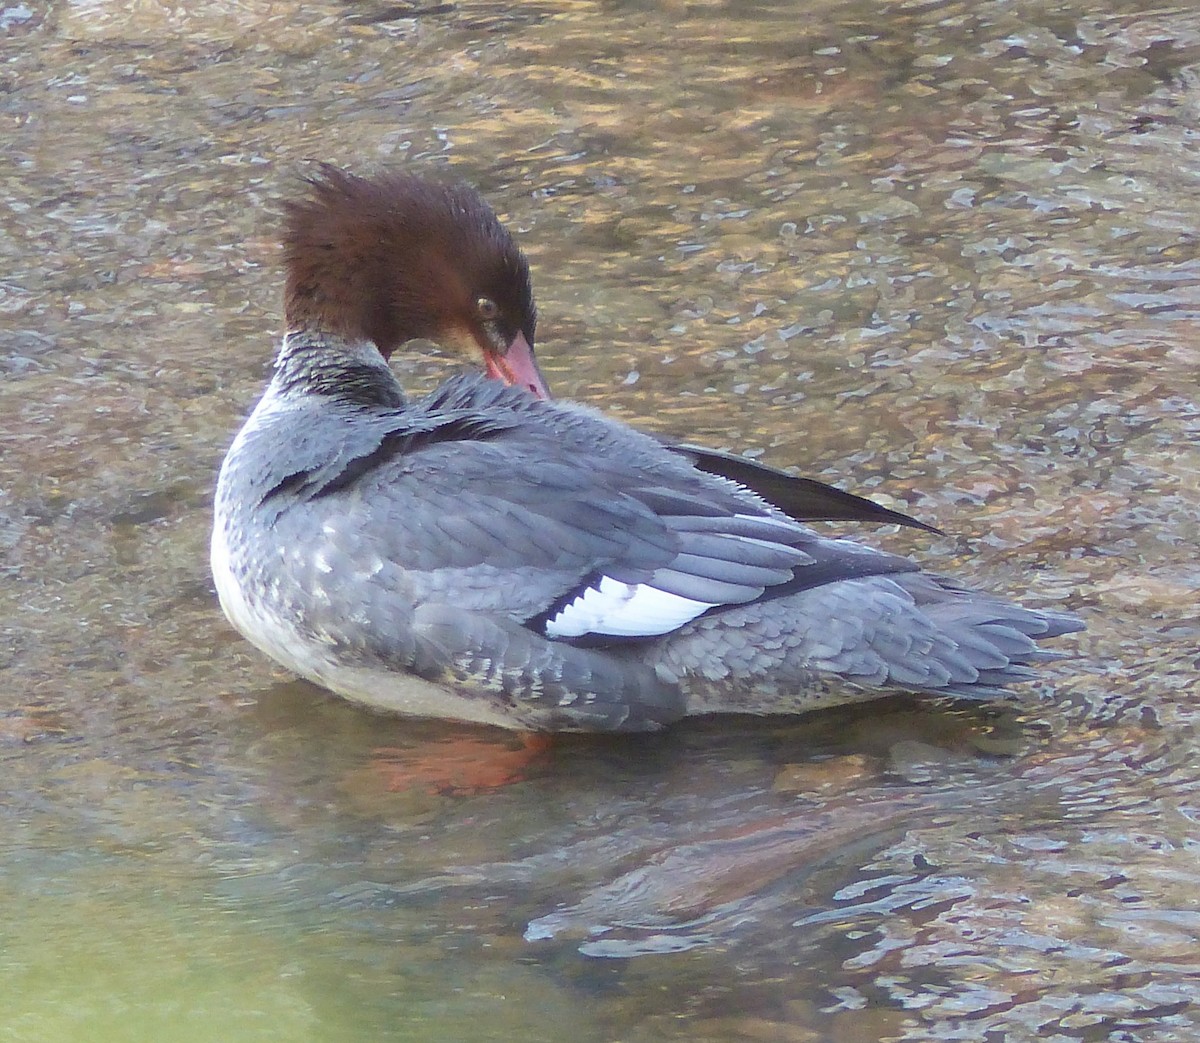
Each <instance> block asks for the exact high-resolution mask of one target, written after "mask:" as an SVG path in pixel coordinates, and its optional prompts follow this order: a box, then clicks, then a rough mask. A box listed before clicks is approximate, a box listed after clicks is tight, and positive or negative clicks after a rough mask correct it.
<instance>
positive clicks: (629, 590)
mask: <svg viewBox="0 0 1200 1043" xmlns="http://www.w3.org/2000/svg"><path fill="white" fill-rule="evenodd" d="M715 607H716V606H715V605H714V604H711V603H709V602H707V601H693V600H692V599H691V598H685V597H681V596H680V595H678V594H668V593H667V592H666V591H663V590H658V589H656V588H654V587H649V586H647V585H646V584H645V583H622V582H620V581H619V580H615V579H612V578H611V577H609V576H601V577H600V582H599V583H597V584H596V585H594V586H591V587H588V589H587V590H585V591H584V592H583V593H582V594H580V595H579V597H577V598H576V599H575V600H574V601H572V602H571V603H570V604H569V605H565V606H563V608H562V610H561V611H560V612H559V613H558V615H556V616H555V617H554V618H553V619H551V620H549V621H548V622H547V623H546V634H547V636H549V637H582V636H583V635H584V634H604V635H606V636H608V637H655V636H657V635H659V634H669V633H670V632H671V631H672V630H677V629H678V628H679V627H681V626H683V624H684V623H687V622H689V621H691V620H693V619H695V618H696V617H697V616H698V615H700V613H702V612H706V611H707V610H708V609H710V608H715Z"/></svg>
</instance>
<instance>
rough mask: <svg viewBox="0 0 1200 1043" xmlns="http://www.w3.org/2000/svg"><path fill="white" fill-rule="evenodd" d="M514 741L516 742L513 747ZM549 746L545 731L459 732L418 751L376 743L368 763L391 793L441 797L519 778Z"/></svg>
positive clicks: (482, 789) (494, 786)
mask: <svg viewBox="0 0 1200 1043" xmlns="http://www.w3.org/2000/svg"><path fill="white" fill-rule="evenodd" d="M514 742H516V743H517V744H518V745H517V746H516V747H515V748H514ZM552 745H553V738H552V736H550V735H543V734H540V733H537V732H531V733H526V734H523V735H519V736H513V735H507V734H506V735H503V736H500V735H497V736H496V737H495V738H491V737H488V738H484V737H482V736H480V735H463V736H459V737H455V738H447V739H438V740H436V741H435V742H433V743H430V744H429V745H427V746H422V747H420V748H419V749H411V748H410V749H403V748H400V747H396V746H381V747H379V748H377V749H375V750H373V751H372V753H371V758H372V766H373V767H374V768H375V770H376V771H378V772H379V773H380V774H381V775H382V776H383V777H384V782H385V785H386V786H387V788H388V790H389V791H391V792H396V791H397V790H409V789H415V788H421V789H425V790H427V791H428V792H430V793H437V794H440V795H442V796H456V797H462V796H470V795H472V794H476V793H487V792H488V791H490V790H496V789H500V788H501V787H502V786H510V785H512V784H513V783H514V782H523V781H524V780H525V779H527V778H528V777H529V775H530V773H531V771H530V769H531V768H532V767H533V765H534V764H535V763H536V762H537V761H539V760H542V759H544V758H545V756H546V754H547V753H548V752H549V751H550V748H551V746H552Z"/></svg>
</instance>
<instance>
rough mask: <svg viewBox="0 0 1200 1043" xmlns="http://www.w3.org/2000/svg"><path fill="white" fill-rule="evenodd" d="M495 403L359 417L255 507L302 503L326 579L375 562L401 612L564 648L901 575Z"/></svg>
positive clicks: (687, 470) (751, 499)
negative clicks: (329, 450)
mask: <svg viewBox="0 0 1200 1043" xmlns="http://www.w3.org/2000/svg"><path fill="white" fill-rule="evenodd" d="M459 384H467V385H468V387H470V382H468V381H466V380H464V381H460V382H455V386H454V387H453V388H452V390H455V391H457V390H458V385H459ZM494 388H495V385H491V384H489V385H487V386H484V387H480V388H479V390H480V391H481V392H484V394H483V395H482V396H481V397H483V398H484V401H483V402H482V403H481V404H479V405H481V406H482V408H480V407H479V405H477V404H476V403H475V402H473V401H468V402H466V403H462V402H460V401H458V400H456V399H454V398H451V397H449V396H446V395H445V394H442V397H440V398H437V399H432V400H428V401H427V403H425V404H424V406H425V408H424V409H421V408H419V406H418V407H417V408H413V407H410V408H409V409H406V410H405V411H404V412H398V413H396V414H394V415H393V416H390V417H382V418H381V417H375V418H372V419H371V421H370V425H369V426H370V428H371V431H372V436H371V437H361V431H360V437H359V438H358V439H357V441H356V443H355V444H354V447H353V449H349V448H348V449H347V450H346V451H344V452H343V453H341V454H340V456H339V459H337V460H336V461H334V460H325V461H323V462H322V464H321V466H320V467H319V468H317V467H313V468H298V469H296V470H295V471H293V472H291V473H289V474H288V475H286V476H284V477H282V478H281V479H280V480H279V482H278V483H277V485H276V487H275V488H274V489H273V490H272V491H271V492H269V493H268V494H267V496H266V497H264V504H266V503H269V502H271V501H272V500H274V499H286V500H287V501H288V502H291V503H294V502H299V501H305V502H306V504H307V507H306V510H305V514H306V515H308V516H310V517H311V516H312V515H313V514H314V513H315V514H316V515H317V516H319V517H322V522H321V531H320V533H315V532H314V533H310V534H309V535H308V538H309V539H313V540H315V541H316V543H317V544H318V545H319V547H320V549H319V553H320V554H321V556H322V559H323V561H324V562H325V563H326V565H327V567H329V568H330V569H331V570H332V569H333V568H334V567H335V566H336V565H337V561H336V559H338V558H342V557H344V558H345V559H346V560H347V562H350V561H357V562H359V563H361V562H363V561H369V562H378V563H379V568H378V569H377V570H376V571H377V574H378V581H377V582H380V583H382V582H384V580H385V578H386V577H387V576H390V577H392V578H391V583H393V584H395V585H397V586H398V587H402V588H403V593H404V596H405V597H407V598H409V599H411V600H412V601H413V602H414V603H417V604H426V603H437V602H443V603H449V604H453V605H454V606H456V607H459V608H462V609H465V610H468V611H470V610H473V611H476V612H485V613H486V612H491V613H500V614H503V615H505V616H507V617H509V618H512V619H515V620H518V621H520V622H521V623H523V624H524V625H526V626H528V627H529V628H531V629H533V630H534V631H535V632H537V633H540V634H542V635H544V636H545V637H549V638H552V639H558V640H568V641H572V642H577V643H596V642H598V643H604V642H606V641H611V640H630V639H638V638H649V637H657V636H661V635H664V634H668V633H671V632H673V631H675V630H677V629H679V628H680V627H682V626H684V625H685V624H687V623H688V622H690V621H691V620H693V619H695V618H697V617H698V616H700V615H703V614H705V613H710V612H716V611H721V610H722V609H723V608H726V607H728V606H732V605H742V604H746V603H748V602H753V601H756V600H758V599H761V598H764V597H771V596H776V595H782V594H786V593H791V592H794V591H796V590H798V589H801V588H802V587H803V586H806V585H812V584H819V583H826V582H830V581H833V580H836V579H840V578H847V577H849V576H858V575H867V574H876V573H890V572H900V571H911V570H913V569H915V568H916V566H915V565H914V564H912V563H911V562H909V561H907V560H906V559H903V558H898V557H896V556H894V555H889V554H885V553H882V552H878V551H873V550H870V549H868V548H863V547H860V546H858V545H854V544H845V543H843V542H842V541H830V540H822V539H820V538H818V537H817V536H816V535H815V534H814V533H812V532H811V531H810V530H808V529H807V528H805V527H803V526H801V525H799V524H797V523H795V522H794V521H792V520H791V519H789V518H787V517H786V516H785V515H784V514H782V513H781V512H780V511H778V510H776V509H775V508H773V507H771V506H770V505H769V504H767V503H765V502H764V501H762V500H760V499H759V498H758V497H756V496H754V495H753V494H751V493H749V492H747V491H746V490H744V489H742V488H740V487H739V486H737V485H736V484H735V483H732V482H729V481H726V480H722V479H719V478H714V477H712V476H710V475H706V474H703V473H701V472H699V471H697V470H696V469H695V468H693V467H692V466H691V465H690V464H689V462H688V461H687V460H686V459H681V458H679V457H678V456H676V455H674V454H671V453H670V452H668V451H666V450H665V449H663V448H662V447H661V446H659V445H658V444H657V443H655V442H654V441H652V440H651V439H649V438H646V437H645V436H642V435H640V434H638V433H636V432H633V431H631V430H629V429H627V428H624V427H622V426H620V425H616V424H613V423H612V422H610V421H607V420H605V419H603V418H601V417H599V416H596V415H594V414H592V413H590V412H589V411H586V410H581V409H578V408H573V407H566V406H559V405H545V404H542V403H535V401H534V400H532V399H530V398H529V396H527V395H524V394H523V393H519V392H518V393H510V394H509V395H503V394H500V395H498V394H496V392H495V390H494ZM500 391H501V392H503V391H504V389H500ZM460 394H461V392H460ZM514 394H515V395H519V398H515V397H513V395H514ZM463 397H465V396H463ZM496 399H500V401H499V402H497V401H495V400H496ZM502 406H511V407H512V408H509V409H503V408H499V407H502ZM321 507H325V508H327V509H326V510H324V511H322V510H320V508H321ZM285 513H286V512H285ZM280 521H281V522H284V521H285V519H283V518H282V517H281V519H280ZM385 565H386V566H387V567H385ZM397 570H398V571H397ZM341 571H343V572H345V571H348V570H347V569H346V567H345V566H344V565H343V566H342V567H341ZM385 574H386V575H385Z"/></svg>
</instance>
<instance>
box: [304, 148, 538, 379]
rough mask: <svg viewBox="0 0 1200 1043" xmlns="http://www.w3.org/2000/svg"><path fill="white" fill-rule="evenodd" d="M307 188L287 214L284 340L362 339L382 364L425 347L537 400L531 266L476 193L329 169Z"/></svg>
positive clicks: (408, 177)
mask: <svg viewBox="0 0 1200 1043" xmlns="http://www.w3.org/2000/svg"><path fill="white" fill-rule="evenodd" d="M308 185H309V191H308V194H307V195H306V196H304V197H303V198H299V199H295V200H292V201H291V202H288V203H286V204H285V214H286V217H285V225H284V235H283V244H284V256H285V261H286V265H287V284H286V289H285V311H286V316H287V324H288V329H289V330H321V331H323V332H326V333H333V334H337V335H339V336H344V337H348V338H352V339H365V340H370V341H373V342H374V343H375V346H376V347H377V348H378V349H379V351H380V352H381V353H382V354H383V356H384V357H385V358H386V357H387V356H388V355H390V354H391V353H392V352H393V351H394V350H395V349H396V348H397V347H399V346H400V345H401V344H403V343H404V342H405V341H408V340H413V339H415V338H426V339H428V340H432V341H435V342H437V343H438V344H440V345H441V346H442V347H443V348H446V349H447V350H450V351H455V352H457V353H459V354H462V355H465V356H466V357H467V358H469V359H470V360H471V361H473V362H476V363H479V364H482V365H484V366H486V367H487V369H488V372H489V373H490V374H491V375H493V376H497V377H500V378H502V379H505V380H506V381H507V382H508V383H519V384H524V385H526V386H528V387H529V388H530V390H532V391H533V392H534V393H535V394H539V395H543V397H544V392H545V385H544V383H543V382H542V381H541V377H540V374H538V373H537V366H536V363H535V362H534V361H533V354H532V346H533V340H534V330H535V326H536V322H537V312H536V308H535V307H534V303H533V289H532V286H531V285H530V279H529V266H528V264H527V263H526V261H525V257H524V255H523V254H522V253H521V251H520V250H519V249H518V247H517V245H516V243H515V242H513V239H512V237H511V236H510V235H509V234H508V232H507V230H506V229H505V228H504V226H503V225H501V224H500V222H499V220H498V219H497V218H496V215H495V213H493V211H492V209H491V207H489V206H488V205H487V203H485V202H484V201H483V199H482V198H480V196H479V195H478V193H476V192H475V191H474V189H472V188H469V187H467V186H465V185H443V184H438V183H436V182H432V181H426V180H424V179H422V178H418V177H413V176H411V175H408V174H400V173H384V174H380V175H377V176H373V177H369V178H368V177H358V176H356V175H354V174H350V173H347V172H346V171H343V170H340V169H338V168H337V167H333V166H330V165H328V164H323V165H322V166H321V169H320V173H319V174H318V175H317V176H315V177H313V178H310V179H309V181H308ZM526 356H527V358H526ZM510 377H511V378H512V379H509V378H510Z"/></svg>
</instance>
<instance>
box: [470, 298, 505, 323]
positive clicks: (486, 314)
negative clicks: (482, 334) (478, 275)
mask: <svg viewBox="0 0 1200 1043" xmlns="http://www.w3.org/2000/svg"><path fill="white" fill-rule="evenodd" d="M475 310H476V311H477V312H479V317H480V318H481V319H483V320H484V321H485V322H490V321H491V320H492V319H494V318H496V316H498V315H499V314H500V307H499V305H497V304H496V302H495V301H494V300H492V299H491V297H480V298H479V300H477V301H476V302H475Z"/></svg>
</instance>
